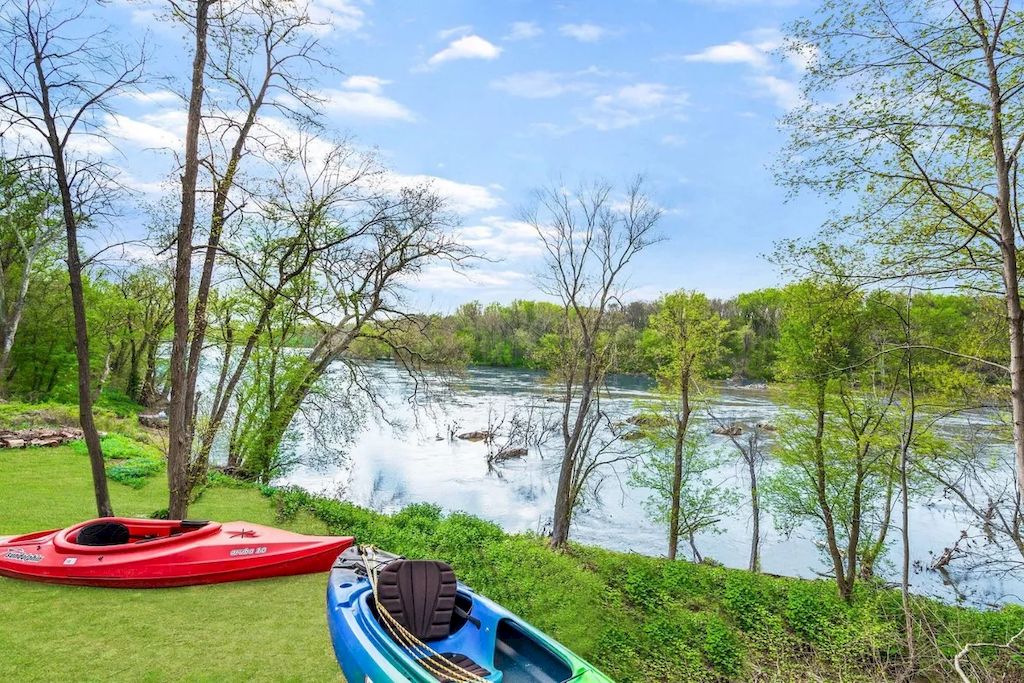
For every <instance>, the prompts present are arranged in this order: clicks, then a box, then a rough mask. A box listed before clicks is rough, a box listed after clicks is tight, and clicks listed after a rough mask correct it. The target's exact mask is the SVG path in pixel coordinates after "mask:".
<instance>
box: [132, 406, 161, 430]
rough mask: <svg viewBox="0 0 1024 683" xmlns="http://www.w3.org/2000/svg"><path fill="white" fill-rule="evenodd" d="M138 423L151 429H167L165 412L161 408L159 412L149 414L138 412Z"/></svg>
mask: <svg viewBox="0 0 1024 683" xmlns="http://www.w3.org/2000/svg"><path fill="white" fill-rule="evenodd" d="M139 424H140V425H142V426H143V427H149V428H151V429H167V424H168V421H167V413H165V412H164V411H162V410H161V411H160V412H159V413H152V414H149V415H143V414H142V413H139Z"/></svg>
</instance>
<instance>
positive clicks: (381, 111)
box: [318, 75, 416, 121]
mask: <svg viewBox="0 0 1024 683" xmlns="http://www.w3.org/2000/svg"><path fill="white" fill-rule="evenodd" d="M390 82H391V81H387V80H384V79H383V78H378V77H377V76H363V75H353V76H349V77H348V78H346V79H345V80H344V81H342V83H341V88H340V89H327V90H322V91H320V93H318V94H319V95H320V96H321V97H322V98H323V99H324V102H323V110H324V112H325V113H326V114H328V115H329V116H331V117H334V118H338V119H341V120H343V121H345V120H352V119H361V120H380V121H387V120H391V121H415V120H416V117H415V115H414V114H413V113H412V112H411V111H409V109H408V108H406V107H405V105H403V104H401V103H400V102H398V101H396V100H393V99H391V98H390V97H386V96H385V95H383V94H382V91H383V88H384V86H385V85H387V84H389V83H390Z"/></svg>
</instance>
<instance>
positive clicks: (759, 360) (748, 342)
mask: <svg viewBox="0 0 1024 683" xmlns="http://www.w3.org/2000/svg"><path fill="white" fill-rule="evenodd" d="M790 296H791V294H790V292H789V291H788V290H787V289H786V288H766V289H759V290H756V291H753V292H746V293H743V294H739V295H737V296H735V297H732V298H729V299H716V298H710V297H705V300H706V301H707V307H708V309H709V310H710V311H712V312H713V313H714V315H715V316H716V317H717V318H718V319H720V320H721V321H722V327H723V329H722V332H721V341H720V346H721V349H720V352H719V353H717V354H716V357H715V361H714V362H713V363H712V364H711V365H710V367H707V368H706V369H705V370H704V371H703V372H702V376H703V378H704V379H707V380H716V381H717V380H728V379H735V380H742V381H747V382H775V381H782V380H783V379H784V375H783V373H780V366H779V363H780V358H779V353H780V343H781V340H782V329H783V328H784V326H785V323H786V321H785V317H786V307H787V298H788V297H790ZM999 304H1000V301H999V300H998V299H997V298H995V297H986V296H982V295H973V294H952V293H938V292H935V293H929V292H918V293H917V294H915V305H916V306H918V307H920V308H921V309H922V310H927V311H929V316H928V317H929V322H930V323H931V324H934V325H935V327H936V332H942V331H943V330H945V331H946V333H947V334H946V336H949V337H958V338H959V339H958V341H957V345H959V346H964V345H971V344H975V345H987V346H989V347H990V348H989V349H988V351H989V353H991V354H996V353H997V352H998V351H999V350H1000V347H999V346H998V345H999V344H1000V343H1003V342H1004V341H1005V339H1004V338H1003V337H1005V334H1003V335H1001V336H1000V333H999V330H998V326H999V323H1000V322H1001V318H1000V315H1001V312H1000V310H999ZM664 306H665V300H664V299H658V300H655V301H634V302H630V303H627V304H625V305H622V306H613V307H611V309H610V310H609V318H610V323H609V330H608V331H607V332H606V333H605V334H606V335H607V336H608V341H609V342H610V346H611V348H612V350H613V353H612V357H611V366H610V369H609V371H610V372H612V373H627V374H640V375H648V376H651V377H654V376H655V375H656V374H657V372H658V363H657V360H656V358H655V357H654V356H653V355H652V353H653V351H652V348H651V347H652V343H653V338H654V336H655V335H656V332H655V327H656V326H654V325H652V322H651V321H652V318H655V317H656V316H658V315H659V314H661V313H662V311H663V309H664ZM561 316H562V310H561V306H559V305H558V304H555V303H551V302H548V301H530V300H516V301H512V302H511V303H508V304H502V303H490V304H486V305H485V304H481V303H480V302H477V301H473V302H470V303H466V304H463V305H461V306H459V307H458V308H457V309H456V310H455V312H454V313H452V314H450V315H432V316H427V317H426V318H425V321H424V322H425V323H426V324H427V327H426V329H427V330H429V331H428V333H427V334H426V335H425V337H424V342H425V343H429V344H430V346H431V350H430V351H426V350H425V352H428V353H432V354H434V356H435V357H438V358H439V359H440V357H439V356H438V354H439V353H441V352H442V351H443V352H444V353H447V354H449V355H450V359H451V360H453V361H456V362H458V363H461V364H466V365H480V366H492V367H507V368H528V369H537V370H550V369H551V367H552V356H551V354H550V350H551V347H552V345H553V344H555V342H556V341H557V339H558V333H559V332H558V330H559V324H560V321H561ZM303 342H304V335H303V333H302V332H301V331H298V332H296V334H295V336H294V337H293V343H296V344H298V345H301V344H302V343H303ZM993 344H994V346H992V345H993ZM353 352H354V353H356V354H357V355H359V356H361V357H363V358H368V359H369V358H387V357H389V353H390V352H389V350H388V349H387V348H384V347H383V346H380V347H375V346H374V345H373V344H372V343H361V344H359V345H357V346H356V347H354V349H353ZM977 371H978V372H980V373H981V374H982V376H983V377H984V378H987V379H989V380H992V381H996V380H997V379H998V373H996V372H995V371H993V370H992V369H991V368H985V367H979V368H977Z"/></svg>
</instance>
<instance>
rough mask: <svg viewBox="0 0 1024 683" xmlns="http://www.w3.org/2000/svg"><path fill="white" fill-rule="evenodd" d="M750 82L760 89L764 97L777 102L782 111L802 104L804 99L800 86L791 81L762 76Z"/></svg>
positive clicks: (770, 75) (768, 75)
mask: <svg viewBox="0 0 1024 683" xmlns="http://www.w3.org/2000/svg"><path fill="white" fill-rule="evenodd" d="M750 80H751V82H752V83H753V84H754V85H755V86H756V87H757V88H758V90H759V92H760V94H761V95H762V96H764V97H769V98H771V99H773V100H775V104H777V105H778V106H779V108H780V109H786V110H789V109H793V108H795V107H797V106H798V105H799V104H800V101H801V98H802V96H801V94H800V86H798V85H797V84H796V83H795V82H793V81H791V80H789V79H786V78H780V77H779V76H773V75H772V74H762V75H759V76H752V77H751V78H750Z"/></svg>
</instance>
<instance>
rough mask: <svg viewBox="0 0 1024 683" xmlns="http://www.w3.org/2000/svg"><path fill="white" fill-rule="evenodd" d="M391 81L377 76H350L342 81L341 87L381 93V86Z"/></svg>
mask: <svg viewBox="0 0 1024 683" xmlns="http://www.w3.org/2000/svg"><path fill="white" fill-rule="evenodd" d="M390 82H391V81H385V80H384V79H383V78H377V77H376V76H349V77H348V78H346V79H345V80H344V81H342V83H341V87H343V88H345V89H346V90H363V91H365V92H372V93H379V92H380V90H381V88H383V87H384V86H385V85H387V84H388V83H390Z"/></svg>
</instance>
